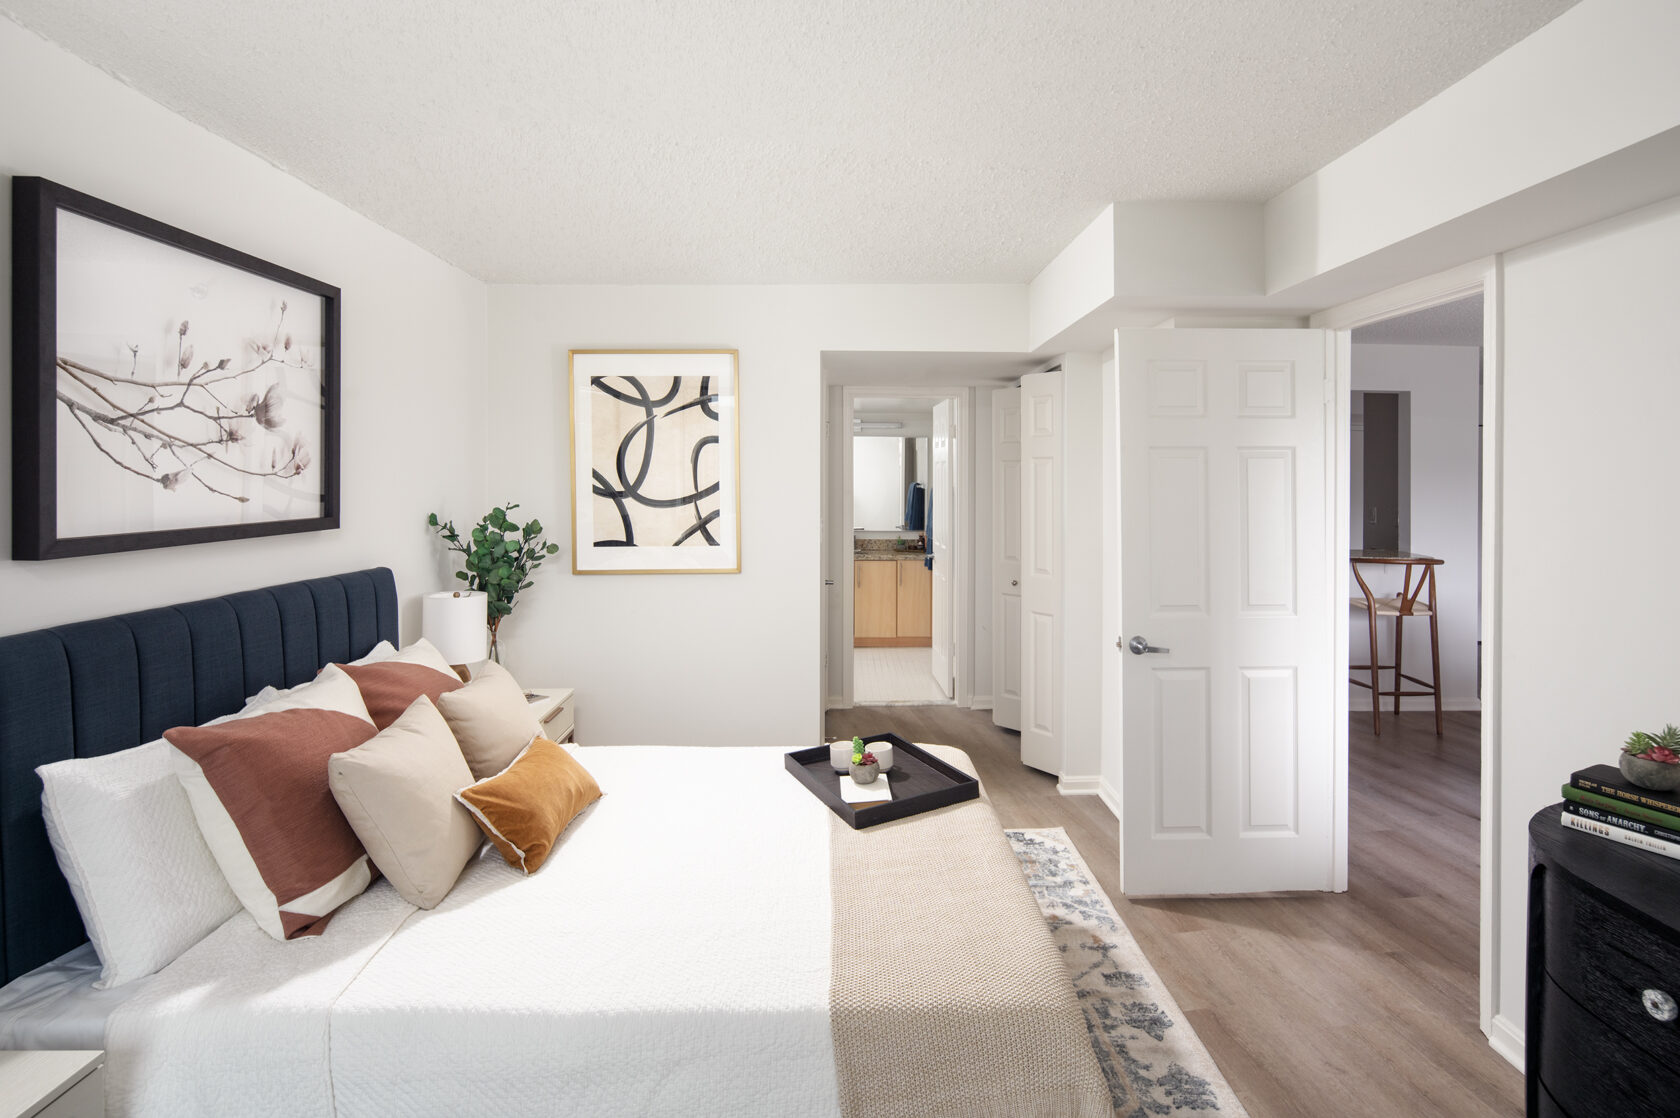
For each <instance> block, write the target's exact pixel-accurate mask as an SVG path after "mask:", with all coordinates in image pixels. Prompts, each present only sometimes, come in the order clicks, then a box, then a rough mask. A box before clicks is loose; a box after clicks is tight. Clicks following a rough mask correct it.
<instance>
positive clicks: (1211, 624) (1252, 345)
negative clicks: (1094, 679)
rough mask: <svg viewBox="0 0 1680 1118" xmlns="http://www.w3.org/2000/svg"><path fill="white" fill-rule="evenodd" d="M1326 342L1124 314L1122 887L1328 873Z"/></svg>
mask: <svg viewBox="0 0 1680 1118" xmlns="http://www.w3.org/2000/svg"><path fill="white" fill-rule="evenodd" d="M1326 352H1327V339H1326V337H1325V334H1324V332H1323V331H1317V330H1122V331H1120V332H1119V344H1118V350H1117V356H1118V378H1119V391H1120V415H1121V436H1120V437H1121V449H1120V466H1121V509H1120V524H1121V580H1120V581H1121V613H1122V626H1123V636H1124V639H1127V640H1130V639H1131V638H1133V637H1136V636H1141V637H1144V638H1145V639H1146V641H1147V642H1148V644H1149V645H1151V646H1154V648H1155V649H1158V651H1151V652H1147V653H1145V654H1141V655H1138V654H1133V653H1131V652H1127V653H1125V654H1123V655H1122V657H1121V661H1122V667H1121V686H1122V692H1123V716H1122V717H1123V722H1124V734H1123V739H1124V744H1123V749H1122V782H1123V784H1122V796H1123V800H1124V809H1125V810H1124V812H1123V823H1122V826H1123V830H1124V836H1123V839H1124V841H1123V844H1122V852H1121V872H1122V881H1121V884H1122V887H1123V888H1124V889H1125V891H1126V892H1127V893H1129V894H1134V895H1149V894H1200V893H1246V892H1263V891H1271V890H1287V889H1328V888H1330V887H1331V885H1332V881H1333V878H1332V872H1333V857H1332V854H1333V851H1332V841H1333V838H1332V836H1333V811H1334V798H1333V793H1334V788H1333V780H1332V773H1333V772H1334V742H1335V737H1334V733H1333V730H1334V727H1333V711H1334V703H1333V694H1334V692H1333V682H1334V681H1333V680H1332V679H1331V675H1332V672H1333V665H1334V656H1333V641H1334V629H1333V617H1332V614H1331V612H1330V598H1331V594H1332V577H1331V576H1332V572H1331V570H1330V567H1329V552H1328V544H1327V535H1326V532H1327V514H1328V512H1329V509H1328V506H1327V503H1326V502H1327V492H1326V448H1327V445H1328V444H1327V422H1326V417H1325V410H1324V407H1323V401H1324V400H1325V399H1327V398H1328V397H1327V396H1326V394H1325V387H1324V385H1325V375H1326V359H1325V354H1326Z"/></svg>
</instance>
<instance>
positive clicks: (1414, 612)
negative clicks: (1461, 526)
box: [1348, 550, 1446, 737]
mask: <svg viewBox="0 0 1680 1118" xmlns="http://www.w3.org/2000/svg"><path fill="white" fill-rule="evenodd" d="M1349 560H1350V562H1351V563H1352V564H1353V577H1354V580H1355V581H1357V582H1358V583H1359V589H1360V590H1361V591H1363V592H1364V595H1365V596H1364V597H1363V598H1354V599H1352V601H1353V604H1354V605H1355V606H1357V607H1358V608H1360V609H1363V610H1364V611H1365V613H1366V620H1367V621H1369V623H1370V628H1371V662H1370V663H1369V664H1350V665H1349V666H1348V670H1349V671H1350V672H1366V671H1368V672H1370V673H1371V680H1370V682H1369V683H1367V682H1366V681H1364V680H1362V679H1359V678H1358V677H1357V676H1350V677H1349V679H1348V682H1349V683H1352V684H1354V685H1355V686H1358V687H1365V688H1368V689H1369V690H1370V692H1371V730H1372V732H1373V733H1375V734H1376V735H1377V736H1378V737H1381V736H1382V697H1383V696H1384V695H1393V696H1394V713H1395V714H1396V715H1398V714H1399V713H1400V700H1401V699H1402V698H1411V697H1413V696H1420V697H1421V696H1424V695H1429V696H1432V697H1433V698H1434V700H1435V736H1436V737H1440V736H1442V734H1444V733H1445V732H1446V731H1445V728H1444V726H1443V724H1442V721H1441V633H1440V627H1439V625H1438V623H1437V621H1436V609H1435V568H1436V567H1439V566H1440V565H1441V560H1439V559H1436V558H1434V557H1433V556H1430V555H1418V554H1416V553H1414V552H1410V551H1378V550H1370V551H1355V552H1352V553H1351V554H1350V555H1349ZM1361 563H1371V564H1375V565H1381V566H1389V567H1397V566H1403V567H1405V568H1406V574H1405V580H1404V582H1403V583H1402V584H1401V588H1400V595H1399V597H1396V598H1379V597H1377V596H1376V595H1375V594H1373V593H1371V588H1370V586H1368V585H1366V582H1365V577H1364V576H1363V575H1361V574H1360V573H1359V565H1360V564H1361ZM1413 567H1422V568H1423V569H1422V571H1420V572H1419V573H1418V576H1417V585H1416V586H1413V585H1412V568H1413ZM1426 583H1427V584H1428V587H1429V603H1428V604H1427V605H1424V604H1422V603H1420V602H1419V601H1418V598H1419V597H1420V596H1422V594H1423V589H1424V585H1425V584H1426ZM1379 617H1392V618H1394V663H1392V664H1380V663H1378V662H1377V661H1378V656H1377V618H1379ZM1408 617H1427V618H1429V660H1430V665H1431V667H1432V669H1433V671H1434V679H1433V680H1422V679H1419V678H1417V676H1414V675H1407V674H1406V673H1405V672H1404V671H1402V670H1401V669H1402V666H1403V665H1404V663H1405V661H1404V660H1403V659H1402V658H1401V655H1402V653H1403V652H1404V650H1405V643H1404V640H1405V624H1406V618H1408ZM1389 670H1392V671H1393V672H1394V690H1392V691H1384V690H1383V689H1382V678H1381V676H1379V675H1378V674H1377V673H1378V672H1382V671H1389ZM1404 682H1411V683H1415V684H1417V685H1418V686H1419V687H1420V688H1423V689H1424V690H1420V691H1406V690H1402V684H1403V683H1404Z"/></svg>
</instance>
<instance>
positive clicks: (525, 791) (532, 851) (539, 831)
mask: <svg viewBox="0 0 1680 1118" xmlns="http://www.w3.org/2000/svg"><path fill="white" fill-rule="evenodd" d="M455 798H456V799H457V800H459V801H460V802H461V803H462V804H463V805H465V807H466V809H467V810H468V811H470V812H472V815H473V818H474V819H476V820H477V821H478V826H479V829H480V830H482V831H483V832H484V834H485V837H486V838H488V839H489V840H490V841H491V842H492V843H493V844H495V847H496V849H497V850H499V851H501V852H502V857H503V858H505V859H507V864H508V865H510V866H513V867H514V868H516V869H520V870H523V871H525V873H526V874H533V873H535V872H536V871H537V870H538V868H540V867H541V866H542V864H543V862H544V861H546V860H547V858H548V855H549V852H550V851H552V850H553V849H554V842H555V840H556V839H558V838H559V837H560V834H561V832H563V831H564V830H565V829H566V828H567V827H568V826H569V825H570V824H571V822H572V820H573V819H575V818H577V815H578V813H579V812H581V811H582V810H583V809H584V808H586V807H588V806H589V805H590V804H592V803H594V802H595V801H596V800H598V799H600V798H601V786H600V785H598V784H596V783H595V778H594V777H592V776H590V775H589V770H587V769H585V768H584V767H583V766H582V765H580V764H579V763H578V761H577V758H575V757H573V756H572V755H571V754H570V753H567V752H566V751H565V750H564V749H562V748H560V747H559V746H558V745H555V744H554V743H553V742H551V741H549V740H548V739H547V738H537V739H536V740H535V741H533V742H532V743H531V744H530V745H529V746H527V747H526V748H525V751H524V752H523V753H521V754H520V755H519V756H518V757H517V758H516V759H515V760H514V762H513V764H511V765H509V766H508V767H507V768H506V769H504V770H503V771H502V772H500V773H498V774H497V775H496V776H492V777H487V778H486V779H484V780H481V781H479V782H478V783H476V784H471V785H468V786H467V787H465V788H463V789H461V790H460V791H459V792H457V793H455Z"/></svg>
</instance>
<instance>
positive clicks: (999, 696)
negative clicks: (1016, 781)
mask: <svg viewBox="0 0 1680 1118" xmlns="http://www.w3.org/2000/svg"><path fill="white" fill-rule="evenodd" d="M992 455H993V457H992V594H993V598H994V601H993V604H992V672H993V676H994V679H993V687H992V689H993V691H994V692H995V693H994V694H993V696H992V721H993V722H994V723H996V724H997V725H999V726H1003V727H1005V728H1007V729H1010V730H1019V729H1020V728H1021V390H1020V389H1019V388H995V389H993V390H992Z"/></svg>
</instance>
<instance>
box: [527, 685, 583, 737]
mask: <svg viewBox="0 0 1680 1118" xmlns="http://www.w3.org/2000/svg"><path fill="white" fill-rule="evenodd" d="M530 694H532V695H535V696H537V697H536V698H535V699H533V700H531V712H532V713H533V714H535V715H536V716H537V721H538V722H541V723H542V728H543V730H542V732H543V737H545V738H547V739H548V740H549V741H571V740H572V735H573V734H574V733H576V731H577V702H576V701H575V699H574V696H573V691H572V688H570V687H536V688H533V689H532V690H531V692H530Z"/></svg>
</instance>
